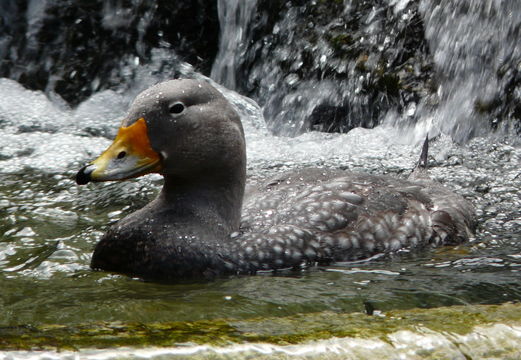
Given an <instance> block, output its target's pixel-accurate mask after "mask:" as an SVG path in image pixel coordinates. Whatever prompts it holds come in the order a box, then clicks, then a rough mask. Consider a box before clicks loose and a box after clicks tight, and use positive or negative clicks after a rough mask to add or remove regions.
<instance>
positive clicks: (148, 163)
mask: <svg viewBox="0 0 521 360" xmlns="http://www.w3.org/2000/svg"><path fill="white" fill-rule="evenodd" d="M245 161H246V160H245V143H244V133H243V129H242V125H241V122H240V118H239V116H238V115H237V113H236V112H235V110H234V109H233V108H232V106H231V105H230V104H229V102H228V101H227V100H226V99H225V98H224V96H222V95H221V93H220V92H219V91H217V90H216V89H215V88H214V87H212V86H211V85H210V84H208V83H206V82H204V81H196V80H187V79H184V80H171V81H167V82H164V83H160V84H157V85H155V86H153V87H151V88H149V89H147V90H145V91H143V92H142V93H141V94H139V95H138V97H137V98H136V99H135V101H134V102H133V104H132V105H131V107H130V110H129V112H128V115H127V116H126V117H125V119H123V121H122V124H121V128H120V129H119V131H118V134H117V136H116V138H115V139H114V142H113V143H112V145H110V146H109V148H108V149H107V150H105V151H104V152H103V153H102V154H101V155H100V157H98V158H97V159H96V160H94V161H92V162H91V163H90V164H88V165H86V166H85V167H83V168H82V169H81V170H80V171H79V172H78V174H77V175H76V182H77V183H78V184H80V185H83V184H86V183H88V182H89V181H111V180H125V179H130V178H134V177H138V176H141V175H144V174H148V173H160V174H163V175H165V176H173V177H177V178H185V179H194V178H197V177H201V176H203V177H204V176H209V177H212V176H215V175H218V174H223V175H226V174H227V173H230V176H237V174H236V172H237V171H241V172H243V171H244V170H243V168H245ZM232 173H234V174H232Z"/></svg>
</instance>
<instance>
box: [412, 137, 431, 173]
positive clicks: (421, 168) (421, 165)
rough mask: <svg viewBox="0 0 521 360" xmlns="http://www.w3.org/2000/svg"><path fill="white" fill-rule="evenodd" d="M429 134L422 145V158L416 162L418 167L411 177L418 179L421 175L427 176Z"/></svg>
mask: <svg viewBox="0 0 521 360" xmlns="http://www.w3.org/2000/svg"><path fill="white" fill-rule="evenodd" d="M428 158H429V135H428V134H427V136H425V141H424V142H423V145H422V151H421V153H420V159H419V160H418V163H417V164H416V167H415V168H414V170H413V171H412V173H411V174H410V175H409V179H416V178H419V177H426V176H427V168H428V165H429V161H428V160H429V159H428Z"/></svg>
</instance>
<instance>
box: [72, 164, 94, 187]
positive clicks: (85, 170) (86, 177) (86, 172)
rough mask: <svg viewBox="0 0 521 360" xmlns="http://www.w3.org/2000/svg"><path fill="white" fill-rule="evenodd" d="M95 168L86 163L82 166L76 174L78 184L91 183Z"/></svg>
mask: <svg viewBox="0 0 521 360" xmlns="http://www.w3.org/2000/svg"><path fill="white" fill-rule="evenodd" d="M93 170H94V169H93V167H92V165H85V166H84V167H82V168H81V169H80V171H78V173H77V174H76V184H78V185H85V184H87V183H89V181H90V180H91V178H90V174H92V171H93Z"/></svg>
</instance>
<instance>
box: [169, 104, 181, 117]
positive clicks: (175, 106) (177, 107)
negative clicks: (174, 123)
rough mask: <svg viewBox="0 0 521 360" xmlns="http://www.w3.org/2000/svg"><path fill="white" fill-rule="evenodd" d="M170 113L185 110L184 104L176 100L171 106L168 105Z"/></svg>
mask: <svg viewBox="0 0 521 360" xmlns="http://www.w3.org/2000/svg"><path fill="white" fill-rule="evenodd" d="M169 111H170V114H174V115H179V114H181V113H182V112H183V111H185V105H184V104H183V103H182V102H176V103H175V104H173V105H172V106H170V109H169Z"/></svg>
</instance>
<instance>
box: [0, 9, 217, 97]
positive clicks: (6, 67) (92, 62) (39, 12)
mask: <svg viewBox="0 0 521 360" xmlns="http://www.w3.org/2000/svg"><path fill="white" fill-rule="evenodd" d="M218 29H219V24H218V19H217V5H216V3H215V2H213V1H204V0H197V1H175V2H173V1H154V2H146V1H128V0H127V1H113V0H110V1H101V0H81V1H59V0H49V1H30V0H22V1H19V0H4V1H2V2H1V4H0V34H1V35H0V60H1V61H0V76H3V77H9V78H12V79H15V80H17V81H19V82H20V83H22V84H23V85H24V86H26V87H28V88H31V89H39V90H45V91H46V92H47V93H53V92H56V93H58V94H59V95H60V96H61V97H63V98H64V99H65V100H66V101H67V102H69V103H71V104H72V105H76V104H78V103H80V102H81V101H82V100H84V99H85V98H86V97H88V96H89V95H90V94H92V93H93V92H96V91H98V90H101V89H106V88H116V87H118V86H119V85H120V84H121V83H125V82H128V81H129V80H131V79H132V77H133V76H135V71H136V68H137V67H138V66H139V65H142V64H146V63H147V62H149V61H150V59H151V52H152V49H157V48H164V49H175V52H174V51H173V50H172V52H173V53H174V54H177V55H178V56H179V59H177V58H176V56H175V55H172V56H171V57H170V61H171V62H176V61H177V62H179V61H180V60H184V61H187V62H189V63H191V64H192V65H194V66H195V67H196V68H197V69H198V70H199V71H201V72H203V73H208V72H209V70H210V66H211V64H212V62H213V57H214V56H215V53H216V51H217V38H218V34H219V30H218ZM167 70H169V69H167ZM172 75H173V74H172Z"/></svg>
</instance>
